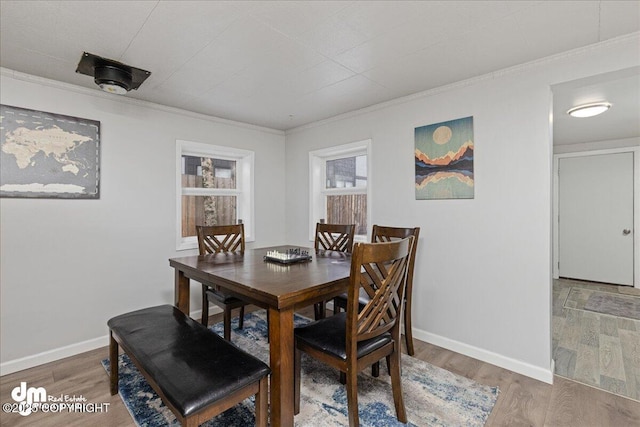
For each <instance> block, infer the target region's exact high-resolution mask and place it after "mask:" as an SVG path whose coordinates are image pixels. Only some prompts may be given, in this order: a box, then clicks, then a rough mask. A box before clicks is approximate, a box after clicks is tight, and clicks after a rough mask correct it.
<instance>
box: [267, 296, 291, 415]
mask: <svg viewBox="0 0 640 427" xmlns="http://www.w3.org/2000/svg"><path fill="white" fill-rule="evenodd" d="M293 345H294V342H293V309H292V308H289V309H285V310H277V309H274V308H269V351H270V358H271V361H270V363H271V425H272V426H279V427H293Z"/></svg>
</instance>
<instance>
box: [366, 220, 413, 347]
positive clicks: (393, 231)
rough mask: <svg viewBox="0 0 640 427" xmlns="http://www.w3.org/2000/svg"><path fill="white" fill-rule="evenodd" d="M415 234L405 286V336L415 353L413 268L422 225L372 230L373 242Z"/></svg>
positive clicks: (376, 227)
mask: <svg viewBox="0 0 640 427" xmlns="http://www.w3.org/2000/svg"><path fill="white" fill-rule="evenodd" d="M409 236H413V243H412V244H411V250H410V252H409V265H408V266H407V275H406V286H405V291H404V295H405V306H404V327H405V338H406V341H407V353H409V355H413V354H414V353H415V352H414V349H413V333H412V326H411V307H412V298H411V296H412V295H413V270H414V267H415V263H416V251H417V249H418V237H419V236H420V227H413V228H404V227H386V226H380V225H374V226H373V230H372V232H371V241H372V242H374V243H375V242H392V241H394V240H398V239H404V238H407V237H409Z"/></svg>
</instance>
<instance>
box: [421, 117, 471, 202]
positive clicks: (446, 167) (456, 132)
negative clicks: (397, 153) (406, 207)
mask: <svg viewBox="0 0 640 427" xmlns="http://www.w3.org/2000/svg"><path fill="white" fill-rule="evenodd" d="M415 162H416V181H415V184H416V200H432V199H473V196H474V179H473V117H465V118H462V119H456V120H450V121H447V122H441V123H436V124H433V125H427V126H422V127H419V128H415Z"/></svg>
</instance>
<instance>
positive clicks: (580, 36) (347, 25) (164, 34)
mask: <svg viewBox="0 0 640 427" xmlns="http://www.w3.org/2000/svg"><path fill="white" fill-rule="evenodd" d="M639 30H640V2H638V1H602V2H598V1H458V2H454V1H422V2H420V1H389V2H386V1H309V2H304V1H280V2H274V1H259V2H243V1H233V2H221V1H127V2H120V1H119V2H114V1H82V2H79V1H38V2H35V1H5V0H2V1H1V2H0V66H1V67H4V68H8V69H11V70H15V71H19V72H23V73H27V74H31V75H35V76H39V77H44V78H48V79H53V80H58V81H61V82H66V83H71V84H75V85H79V86H84V87H88V88H92V89H95V90H99V89H98V88H97V86H96V85H95V84H94V83H93V80H92V78H91V77H89V76H86V75H82V74H76V73H75V70H76V67H77V64H78V61H79V60H80V57H81V55H82V53H83V52H85V51H86V52H90V53H93V54H96V55H99V56H103V57H106V58H110V59H113V60H117V61H120V62H123V63H126V64H128V65H131V66H133V67H138V68H142V69H145V70H149V71H151V72H152V74H151V76H150V77H149V78H148V79H147V81H146V82H145V83H143V85H142V86H141V87H140V88H139V89H138V90H135V91H131V92H129V94H127V95H126V96H128V97H131V98H136V99H140V100H145V101H150V102H155V103H159V104H163V105H167V106H172V107H177V108H181V109H185V110H189V111H194V112H197V113H203V114H207V115H212V116H217V117H221V118H226V119H231V120H237V121H241V122H245V123H251V124H255V125H260V126H266V127H269V128H273V129H280V130H287V129H291V128H294V127H298V126H301V125H304V124H307V123H310V122H314V121H318V120H322V119H326V118H329V117H332V116H335V115H339V114H342V113H345V112H349V111H353V110H357V109H360V108H363V107H367V106H370V105H373V104H377V103H380V102H384V101H388V100H391V99H394V98H398V97H401V96H405V95H409V94H412V93H416V92H420V91H425V90H428V89H432V88H435V87H439V86H443V85H446V84H450V83H454V82H456V81H460V80H464V79H468V78H471V77H474V76H478V75H482V74H486V73H490V72H492V71H496V70H500V69H503V68H505V67H509V66H513V65H517V64H521V63H524V62H528V61H532V60H536V59H539V58H543V57H545V56H549V55H553V54H556V53H559V52H564V51H567V50H570V49H574V48H578V47H582V46H586V45H590V44H593V43H597V42H600V41H604V40H608V39H611V38H614V37H618V36H621V35H625V34H629V33H632V32H637V31H639ZM113 96H116V95H113ZM614 104H617V103H614ZM613 111H614V109H611V110H610V111H609V112H608V113H607V114H609V113H613ZM611 115H612V114H609V116H611ZM603 116H604V115H603Z"/></svg>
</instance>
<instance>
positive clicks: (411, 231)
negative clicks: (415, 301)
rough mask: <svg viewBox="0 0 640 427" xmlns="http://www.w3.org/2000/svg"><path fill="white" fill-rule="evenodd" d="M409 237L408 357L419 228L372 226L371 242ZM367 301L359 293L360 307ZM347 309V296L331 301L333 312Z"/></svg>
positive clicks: (405, 327) (410, 345) (407, 293)
mask: <svg viewBox="0 0 640 427" xmlns="http://www.w3.org/2000/svg"><path fill="white" fill-rule="evenodd" d="M409 236H413V237H414V239H413V244H412V245H411V252H410V253H409V266H408V268H407V277H406V290H405V292H404V296H405V300H404V301H405V302H404V338H405V341H406V343H407V353H408V354H409V355H410V356H413V355H414V354H415V350H414V348H413V332H412V331H413V328H412V326H411V307H412V302H411V300H412V295H413V270H414V267H415V263H416V251H417V249H418V237H419V236H420V227H413V228H403V227H387V226H382V225H374V226H373V230H372V232H371V242H373V243H376V242H391V241H394V240H398V239H404V238H407V237H409ZM367 301H368V296H367V295H366V294H364V293H362V292H361V295H360V306H361V307H364V305H365V304H366V303H367ZM346 309H347V294H346V293H345V294H341V295H338V296H337V297H335V298H334V299H333V311H334V312H338V311H340V310H346ZM377 368H378V367H377V365H376V366H375V367H374V368H373V371H374V372H373V375H374V376H377Z"/></svg>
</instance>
